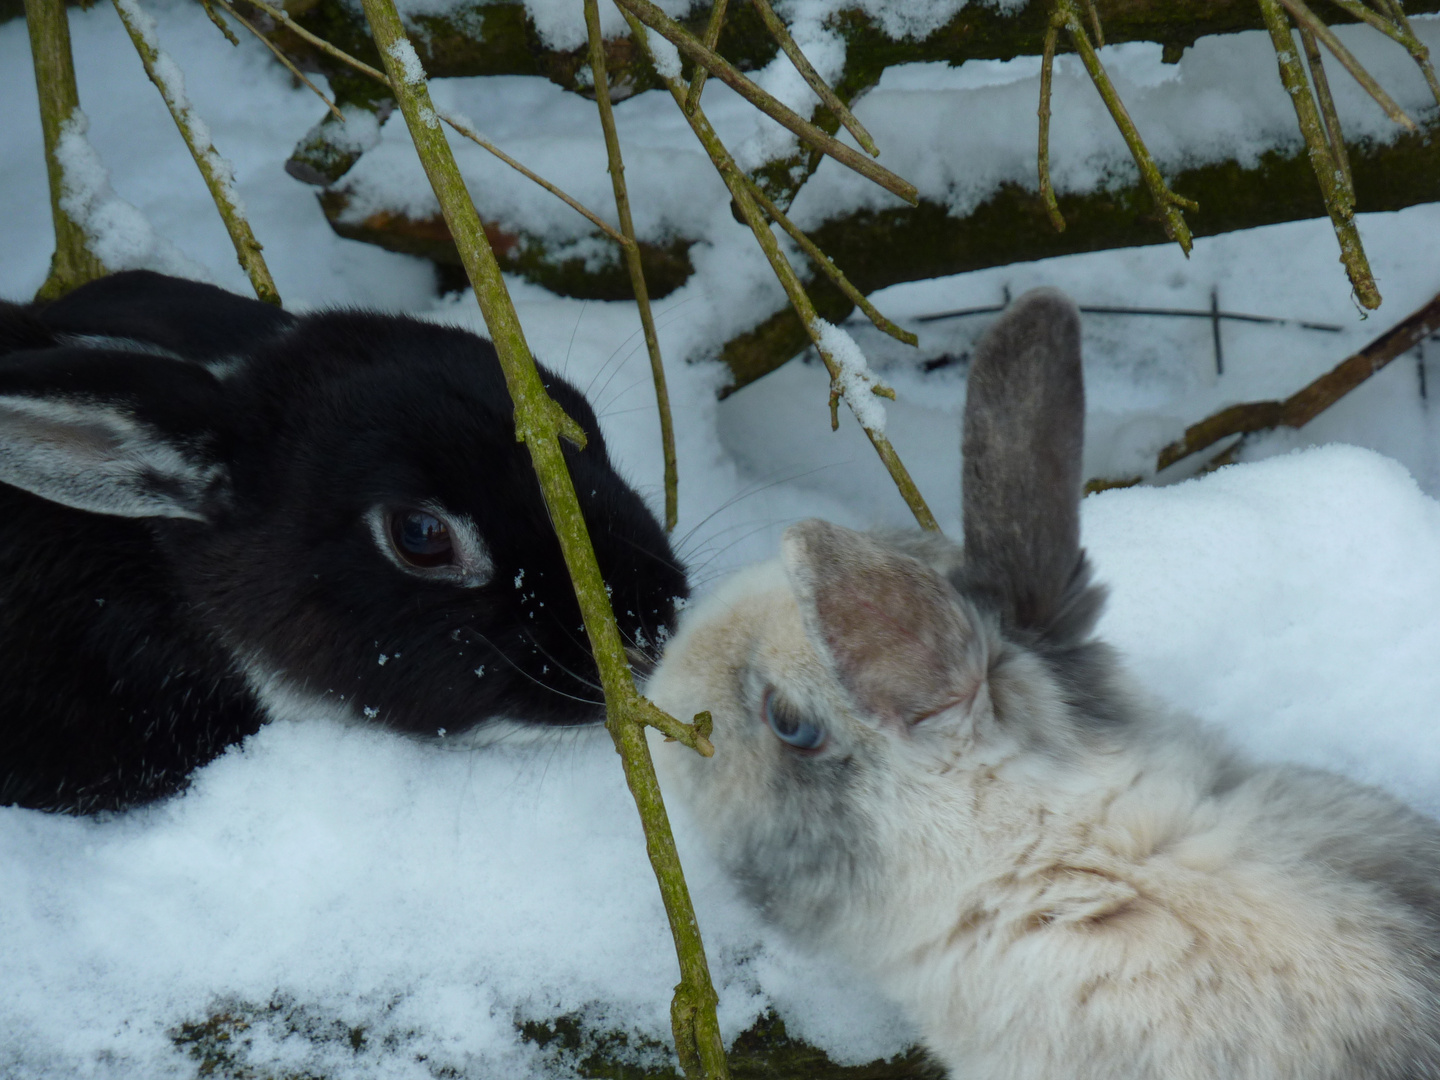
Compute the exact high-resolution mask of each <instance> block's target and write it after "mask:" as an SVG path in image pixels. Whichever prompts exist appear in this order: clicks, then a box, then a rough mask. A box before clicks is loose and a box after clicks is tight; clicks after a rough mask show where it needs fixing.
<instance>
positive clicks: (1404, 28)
mask: <svg viewBox="0 0 1440 1080" xmlns="http://www.w3.org/2000/svg"><path fill="white" fill-rule="evenodd" d="M1380 2H1381V4H1382V5H1383V6H1384V8H1385V10H1386V11H1388V12H1389V13H1390V18H1391V19H1393V20H1394V22H1395V26H1396V27H1397V28H1398V29H1399V30H1400V31H1401V32H1402V33H1403V34H1404V35H1405V36H1404V38H1403V39H1402V40H1401V44H1402V45H1404V46H1405V48H1407V49H1409V50H1410V55H1411V56H1412V57H1413V58H1414V60H1415V63H1417V64H1418V65H1420V71H1421V72H1422V73H1423V74H1424V76H1425V81H1426V82H1427V83H1429V84H1430V93H1432V94H1433V95H1435V104H1437V105H1440V79H1437V78H1436V76H1435V65H1434V64H1432V63H1431V62H1430V49H1429V47H1428V46H1427V45H1426V44H1425V43H1424V42H1423V41H1421V40H1420V38H1419V35H1417V34H1416V33H1415V28H1414V27H1413V26H1411V25H1410V17H1409V16H1408V15H1406V14H1405V9H1404V8H1403V7H1402V6H1401V5H1400V0H1380Z"/></svg>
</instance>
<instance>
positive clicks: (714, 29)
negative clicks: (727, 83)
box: [685, 0, 726, 112]
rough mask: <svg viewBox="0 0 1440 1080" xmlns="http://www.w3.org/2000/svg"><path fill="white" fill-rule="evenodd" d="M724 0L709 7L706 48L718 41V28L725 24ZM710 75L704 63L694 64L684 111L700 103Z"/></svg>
mask: <svg viewBox="0 0 1440 1080" xmlns="http://www.w3.org/2000/svg"><path fill="white" fill-rule="evenodd" d="M725 5H726V0H715V4H714V6H713V7H711V9H710V21H709V22H708V23H706V24H705V37H704V38H703V39H702V40H703V41H704V42H705V47H706V48H707V49H713V48H715V46H716V45H718V44H719V43H720V29H721V27H723V26H724V25H725ZM709 77H710V71H709V69H708V68H706V67H705V65H704V64H696V65H695V73H694V74H693V75H691V76H690V89H689V91H688V92H687V93H686V95H685V111H686V112H690V111H691V110H692V109H694V108H695V106H696V105H699V104H700V94H701V93H702V92H703V91H704V89H705V80H706V79H708V78H709Z"/></svg>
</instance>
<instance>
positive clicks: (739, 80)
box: [616, 0, 920, 206]
mask: <svg viewBox="0 0 1440 1080" xmlns="http://www.w3.org/2000/svg"><path fill="white" fill-rule="evenodd" d="M616 4H617V6H618V7H619V8H620V9H621V10H622V11H623V12H624V13H625V14H627V15H630V16H633V17H634V18H635V19H636V21H638V22H641V23H643V24H644V25H646V26H648V27H650V28H651V29H652V30H654V31H656V32H657V33H659V34H660V36H661V37H664V38H665V39H666V40H668V41H669V42H670V43H671V44H672V45H674V46H675V47H676V48H677V49H679V50H680V51H681V52H682V53H684V54H685V55H686V56H688V57H690V59H691V60H692V61H693V62H694V63H697V64H699V65H701V66H702V67H706V68H709V70H710V74H711V75H714V76H715V77H716V78H718V79H719V80H720V81H721V82H723V83H725V85H727V86H729V87H730V88H731V89H732V90H734V91H735V92H736V93H738V94H739V95H740V96H741V97H743V98H744V99H745V100H746V101H748V102H750V104H752V105H754V106H755V107H756V108H757V109H759V110H760V111H761V112H763V113H764V114H765V115H766V116H768V117H770V118H771V119H772V120H774V121H776V122H777V123H779V124H780V125H781V126H782V127H784V128H786V129H788V130H789V131H791V132H792V133H794V134H795V135H796V136H798V137H799V138H800V139H801V140H802V141H803V142H805V143H807V144H808V145H809V146H811V147H813V148H814V149H816V150H819V151H820V152H821V153H823V154H826V155H828V156H829V157H832V158H834V159H835V160H836V161H838V162H839V163H840V164H841V165H845V166H848V167H849V168H851V169H854V170H855V171H856V172H858V173H859V174H860V175H861V176H864V177H865V178H866V179H868V180H873V181H874V182H875V183H877V184H879V185H880V186H881V187H883V188H884V189H885V190H886V191H889V192H891V193H893V194H895V195H898V196H899V197H900V198H902V199H904V200H905V201H906V202H908V203H909V204H910V205H911V206H916V205H919V201H920V194H919V192H917V191H916V190H915V185H914V184H912V183H910V182H909V181H908V180H904V179H902V178H901V177H899V176H896V175H895V174H894V173H893V172H891V171H890V170H889V169H887V168H885V167H884V166H883V165H877V164H876V163H875V162H874V161H871V160H870V159H869V158H867V157H865V156H864V155H863V154H861V153H859V152H858V151H855V150H852V149H851V148H850V147H848V146H846V145H845V144H844V143H842V142H841V141H840V140H838V139H836V138H834V137H833V136H830V135H827V134H826V133H825V132H823V131H821V130H820V129H819V128H818V127H816V126H815V125H814V124H812V123H810V121H808V120H806V119H805V118H804V117H803V116H801V115H800V114H799V113H797V112H796V111H795V110H794V109H792V108H790V107H789V106H788V105H785V104H784V103H782V102H781V101H779V100H777V99H776V98H775V97H774V96H773V95H771V94H769V93H766V92H765V91H764V90H762V89H760V87H758V86H756V85H755V84H754V83H753V82H751V81H750V80H749V79H747V78H746V77H745V76H744V75H743V74H741V72H740V70H739V69H738V68H737V67H735V65H734V64H732V63H730V61H728V60H726V59H725V58H724V57H723V56H721V55H720V54H719V53H717V52H715V50H713V49H708V48H706V47H705V44H704V42H702V41H699V40H698V39H696V37H695V36H694V35H693V34H691V33H690V32H689V31H688V30H686V29H685V28H684V27H683V26H681V25H680V24H679V23H678V22H676V21H675V20H674V19H672V18H670V16H669V15H666V14H665V12H663V11H661V10H660V9H659V8H658V7H656V6H655V5H654V4H653V3H651V2H650V0H616ZM639 38H640V40H642V41H643V42H645V47H646V48H647V49H648V48H649V44H648V41H645V35H643V34H641V35H639ZM661 78H662V79H663V78H664V76H663V75H662V76H661ZM666 82H667V83H668V82H669V80H666ZM682 100H683V101H685V102H686V103H687V104H688V100H689V98H688V95H687V96H686V97H685V98H684V99H682Z"/></svg>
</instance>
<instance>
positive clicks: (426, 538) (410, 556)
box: [389, 508, 456, 569]
mask: <svg viewBox="0 0 1440 1080" xmlns="http://www.w3.org/2000/svg"><path fill="white" fill-rule="evenodd" d="M389 518H390V520H389V526H390V541H391V543H393V544H394V545H395V551H396V553H397V554H399V556H400V557H401V558H402V559H404V560H405V561H406V562H408V563H409V564H410V565H411V566H417V567H420V568H421V569H430V568H431V567H436V566H449V565H451V564H452V563H454V562H455V561H456V556H455V544H454V541H453V540H452V539H451V536H450V527H449V526H448V525H446V524H445V522H443V521H441V520H440V519H439V518H438V517H436V516H435V515H434V514H431V513H428V512H427V511H425V510H413V509H408V508H405V509H398V510H391V511H390V514H389Z"/></svg>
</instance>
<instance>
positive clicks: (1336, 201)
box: [1258, 0, 1380, 310]
mask: <svg viewBox="0 0 1440 1080" xmlns="http://www.w3.org/2000/svg"><path fill="white" fill-rule="evenodd" d="M1258 3H1259V5H1260V10H1261V11H1262V12H1263V13H1264V15H1265V24H1266V27H1267V28H1268V29H1269V31H1270V41H1271V44H1272V45H1273V46H1274V48H1275V60H1276V63H1277V64H1278V65H1279V67H1280V81H1281V82H1282V83H1283V84H1284V85H1285V91H1286V93H1288V94H1289V95H1290V101H1291V103H1292V104H1293V105H1294V108H1295V119H1296V121H1297V123H1299V125H1300V133H1301V134H1302V135H1303V136H1304V137H1305V148H1306V151H1307V152H1308V154H1309V156H1310V165H1311V167H1312V168H1313V169H1314V171H1315V179H1316V180H1317V181H1318V182H1319V185H1320V194H1321V197H1322V198H1324V200H1325V210H1326V212H1327V213H1328V214H1329V215H1330V221H1331V224H1332V225H1333V226H1334V229H1335V238H1336V239H1337V240H1338V241H1339V242H1340V261H1341V263H1343V264H1344V266H1345V273H1346V274H1347V275H1349V278H1350V285H1351V287H1352V288H1353V289H1354V290H1355V296H1356V299H1358V300H1359V301H1360V303H1361V305H1362V306H1364V307H1367V308H1370V309H1372V310H1373V309H1374V308H1377V307H1379V306H1380V290H1379V289H1378V288H1376V286H1375V276H1374V274H1372V273H1371V271H1370V261H1369V260H1368V259H1367V258H1366V257H1365V246H1364V244H1363V243H1362V242H1361V240H1360V230H1359V229H1358V228H1357V227H1356V225H1355V199H1354V197H1353V196H1352V195H1351V194H1350V192H1349V191H1348V190H1347V188H1346V186H1345V183H1344V177H1343V174H1342V172H1341V170H1340V168H1339V166H1338V165H1337V164H1336V162H1335V157H1334V155H1333V154H1332V153H1331V152H1330V144H1329V142H1328V140H1327V135H1326V131H1325V126H1324V122H1323V121H1322V119H1321V116H1320V110H1319V107H1318V106H1317V105H1316V104H1315V98H1314V96H1313V95H1312V94H1311V92H1310V81H1309V79H1308V78H1307V77H1306V74H1305V68H1304V66H1303V65H1302V64H1301V63H1300V56H1299V54H1298V53H1297V51H1296V49H1295V39H1294V38H1293V37H1292V36H1291V32H1290V20H1289V19H1288V18H1287V17H1286V15H1285V10H1284V8H1283V7H1281V3H1280V0H1258Z"/></svg>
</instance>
